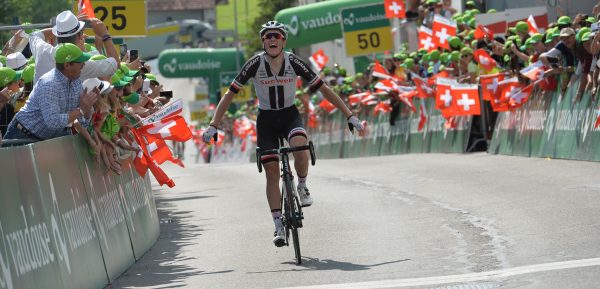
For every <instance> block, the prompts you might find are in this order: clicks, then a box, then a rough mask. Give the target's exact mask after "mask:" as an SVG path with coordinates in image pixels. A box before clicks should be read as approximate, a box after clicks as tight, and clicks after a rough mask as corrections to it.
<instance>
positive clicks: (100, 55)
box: [90, 54, 106, 61]
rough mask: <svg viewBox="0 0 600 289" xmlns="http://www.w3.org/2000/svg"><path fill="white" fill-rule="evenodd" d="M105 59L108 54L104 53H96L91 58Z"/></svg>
mask: <svg viewBox="0 0 600 289" xmlns="http://www.w3.org/2000/svg"><path fill="white" fill-rule="evenodd" d="M104 59H106V56H105V55H102V54H96V55H94V56H92V57H90V60H92V61H96V60H104Z"/></svg>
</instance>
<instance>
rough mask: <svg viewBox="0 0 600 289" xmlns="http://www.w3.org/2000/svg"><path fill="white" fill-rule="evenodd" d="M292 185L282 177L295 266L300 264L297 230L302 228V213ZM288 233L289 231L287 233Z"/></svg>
mask: <svg viewBox="0 0 600 289" xmlns="http://www.w3.org/2000/svg"><path fill="white" fill-rule="evenodd" d="M293 185H294V183H293V181H292V179H291V178H289V177H284V186H285V191H286V192H285V193H286V196H285V202H286V204H285V208H286V210H288V211H287V212H286V215H287V218H288V219H289V222H287V226H288V229H289V230H290V231H292V243H293V244H294V254H295V255H296V264H298V265H300V264H301V263H302V255H301V253H300V238H299V236H298V228H300V227H301V226H302V211H301V207H300V202H299V201H298V198H297V197H296V194H295V193H294V187H293ZM288 232H289V231H288Z"/></svg>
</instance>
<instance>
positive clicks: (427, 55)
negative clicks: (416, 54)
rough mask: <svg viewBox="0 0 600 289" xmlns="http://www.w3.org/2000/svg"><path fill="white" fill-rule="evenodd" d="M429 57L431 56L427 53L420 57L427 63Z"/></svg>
mask: <svg viewBox="0 0 600 289" xmlns="http://www.w3.org/2000/svg"><path fill="white" fill-rule="evenodd" d="M430 58H431V56H430V55H429V54H425V55H423V58H422V60H423V63H428V62H429V59H430Z"/></svg>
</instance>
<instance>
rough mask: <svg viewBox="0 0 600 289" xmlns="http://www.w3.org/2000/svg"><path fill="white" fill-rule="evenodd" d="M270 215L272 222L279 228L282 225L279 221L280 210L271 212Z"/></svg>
mask: <svg viewBox="0 0 600 289" xmlns="http://www.w3.org/2000/svg"><path fill="white" fill-rule="evenodd" d="M271 216H273V223H275V228H280V227H282V226H283V223H282V222H281V217H282V216H281V211H274V212H271Z"/></svg>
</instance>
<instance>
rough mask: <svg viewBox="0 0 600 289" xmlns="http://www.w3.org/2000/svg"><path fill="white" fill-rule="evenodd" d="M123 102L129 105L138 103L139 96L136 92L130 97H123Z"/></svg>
mask: <svg viewBox="0 0 600 289" xmlns="http://www.w3.org/2000/svg"><path fill="white" fill-rule="evenodd" d="M123 100H124V101H125V102H127V103H129V104H136V103H138V102H140V95H139V94H138V93H137V92H132V93H131V94H130V95H127V96H124V97H123Z"/></svg>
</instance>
